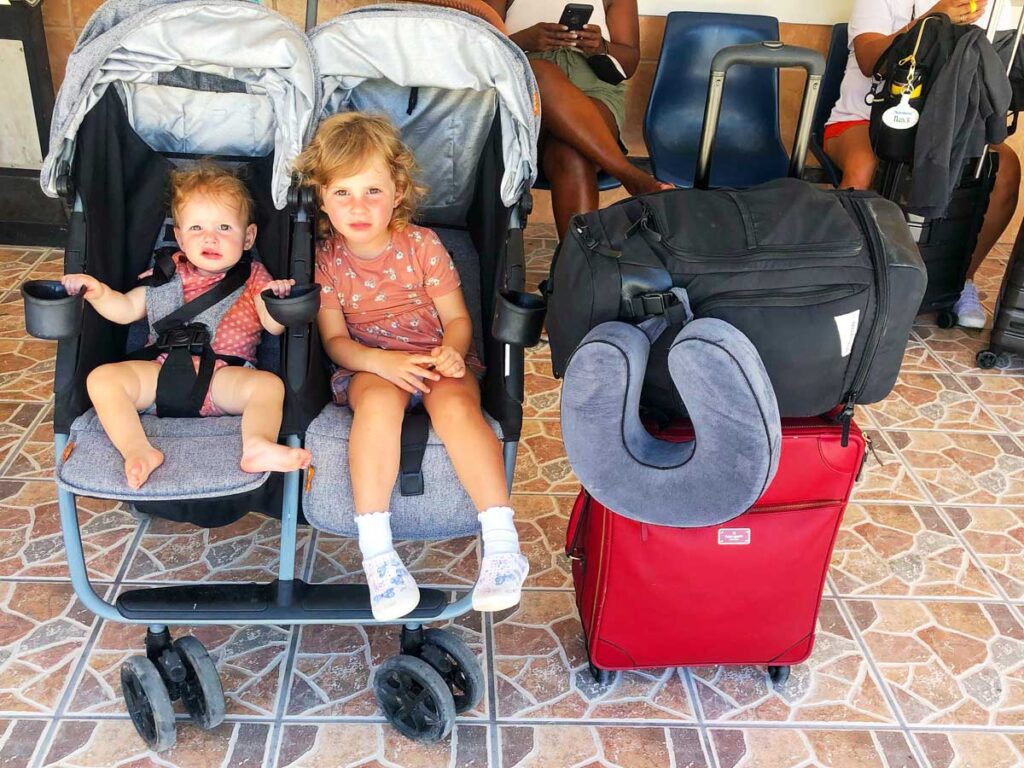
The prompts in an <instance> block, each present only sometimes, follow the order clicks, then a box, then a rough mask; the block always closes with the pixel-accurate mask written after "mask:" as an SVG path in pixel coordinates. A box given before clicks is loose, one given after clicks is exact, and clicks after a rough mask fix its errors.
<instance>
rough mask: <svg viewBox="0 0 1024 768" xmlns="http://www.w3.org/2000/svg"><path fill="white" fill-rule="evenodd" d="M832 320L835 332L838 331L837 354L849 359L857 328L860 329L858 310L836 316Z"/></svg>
mask: <svg viewBox="0 0 1024 768" xmlns="http://www.w3.org/2000/svg"><path fill="white" fill-rule="evenodd" d="M834 319H835V321H836V330H838V331H839V352H840V354H841V355H842V356H843V357H849V356H850V353H851V352H852V351H853V340H854V339H855V338H857V328H858V327H860V310H859V309H855V310H853V312H847V313H846V314H845V315H836V316H835V318H834Z"/></svg>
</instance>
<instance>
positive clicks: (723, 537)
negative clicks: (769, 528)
mask: <svg viewBox="0 0 1024 768" xmlns="http://www.w3.org/2000/svg"><path fill="white" fill-rule="evenodd" d="M718 543H719V545H720V546H739V545H744V544H749V543H750V529H749V528H719V529H718Z"/></svg>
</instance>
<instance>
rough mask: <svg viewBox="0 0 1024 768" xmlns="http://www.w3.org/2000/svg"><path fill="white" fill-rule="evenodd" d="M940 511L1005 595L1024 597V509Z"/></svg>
mask: <svg viewBox="0 0 1024 768" xmlns="http://www.w3.org/2000/svg"><path fill="white" fill-rule="evenodd" d="M943 511H944V512H945V513H946V516H947V517H949V519H950V520H952V521H953V525H955V526H956V527H957V529H958V530H959V531H960V533H961V534H962V535H963V537H964V539H965V540H966V541H967V546H969V547H970V548H971V550H972V551H973V552H974V553H975V554H976V555H977V556H978V559H980V560H981V562H982V564H983V565H984V566H985V568H986V569H987V570H988V572H989V574H990V575H991V576H992V578H993V579H995V581H996V583H997V584H998V585H999V586H1000V588H1001V589H1002V590H1003V591H1004V592H1005V593H1006V594H1007V596H1008V597H1009V598H1010V599H1011V600H1021V599H1024V509H1009V508H1007V507H945V508H944V510H943Z"/></svg>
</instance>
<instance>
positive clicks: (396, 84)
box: [310, 3, 540, 223]
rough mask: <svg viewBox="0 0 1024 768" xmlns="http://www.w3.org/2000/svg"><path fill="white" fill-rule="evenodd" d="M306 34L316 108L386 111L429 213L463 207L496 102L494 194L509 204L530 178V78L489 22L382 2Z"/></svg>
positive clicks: (440, 214)
mask: <svg viewBox="0 0 1024 768" xmlns="http://www.w3.org/2000/svg"><path fill="white" fill-rule="evenodd" d="M310 38H311V39H312V42H313V49H314V51H315V56H316V62H317V66H318V68H319V70H320V72H321V75H322V78H323V90H324V105H323V111H322V115H321V117H326V116H329V115H332V114H335V113H337V112H344V111H352V110H358V111H365V112H374V113H378V114H386V115H387V116H388V117H390V118H391V120H392V121H393V122H394V123H395V124H396V125H397V127H398V128H399V129H400V130H401V132H402V137H403V139H404V140H405V141H406V143H407V144H408V145H409V146H410V148H411V149H412V150H413V152H414V154H415V155H416V159H417V161H418V163H419V165H420V169H421V171H422V176H421V181H423V183H425V184H426V185H427V186H428V187H429V190H430V192H429V194H428V196H427V199H426V200H425V201H424V202H423V204H422V205H421V209H422V210H423V213H424V214H425V216H426V218H427V220H428V221H431V222H438V223H440V222H444V221H449V220H450V221H452V222H455V220H457V219H459V218H460V216H464V215H465V212H466V209H467V208H468V206H469V202H470V201H471V199H472V195H473V183H474V178H475V172H476V164H477V159H478V158H479V155H480V152H481V150H482V148H483V145H484V143H485V142H486V140H487V137H488V134H489V133H490V130H491V125H492V123H493V121H494V114H495V111H497V112H498V114H499V116H500V121H501V135H502V154H503V157H504V164H505V173H504V176H503V178H502V180H501V199H502V202H503V203H504V204H505V205H506V206H509V207H511V206H513V205H514V204H515V203H516V202H518V200H519V199H520V197H521V196H522V194H523V193H524V192H525V191H527V190H528V189H529V188H530V187H531V186H532V185H533V182H534V180H535V179H536V176H537V137H538V134H539V131H540V108H539V105H540V97H539V96H538V94H537V83H536V80H535V79H534V77H533V71H532V70H531V69H530V63H529V61H528V60H527V58H526V55H525V54H524V53H523V51H522V50H520V48H519V47H518V46H517V45H515V43H513V42H512V41H511V40H509V39H508V38H507V37H506V36H505V35H504V34H502V33H501V32H500V31H498V30H497V29H495V28H494V27H493V26H492V25H491V24H489V23H487V22H486V21H484V20H482V19H479V18H477V17H475V16H471V15H469V14H467V13H463V12H461V11H457V10H451V9H449V8H443V7H438V6H432V5H418V4H409V3H403V4H382V5H371V6H366V7H363V8H359V9H356V10H353V11H349V12H348V13H344V14H342V15H341V16H338V17H337V18H335V19H332V20H331V21H328V22H325V23H324V24H321V25H320V26H319V27H317V28H316V29H315V30H313V31H312V32H311V33H310Z"/></svg>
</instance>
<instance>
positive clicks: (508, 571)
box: [473, 552, 530, 611]
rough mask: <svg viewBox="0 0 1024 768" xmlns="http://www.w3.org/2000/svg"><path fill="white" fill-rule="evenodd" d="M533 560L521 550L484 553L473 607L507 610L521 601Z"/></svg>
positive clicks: (488, 609) (482, 609) (475, 608)
mask: <svg viewBox="0 0 1024 768" xmlns="http://www.w3.org/2000/svg"><path fill="white" fill-rule="evenodd" d="M529 572H530V563H529V561H528V560H527V559H526V558H525V557H523V556H522V555H520V554H519V553H515V554H511V553H508V552H502V553H501V554H497V555H484V559H483V561H482V562H481V563H480V575H479V576H478V577H477V580H476V586H475V587H474V588H473V610H475V611H503V610H505V609H506V608H511V607H512V606H513V605H515V604H516V603H518V602H519V597H520V595H521V594H522V591H523V582H524V581H526V574H528V573H529Z"/></svg>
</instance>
